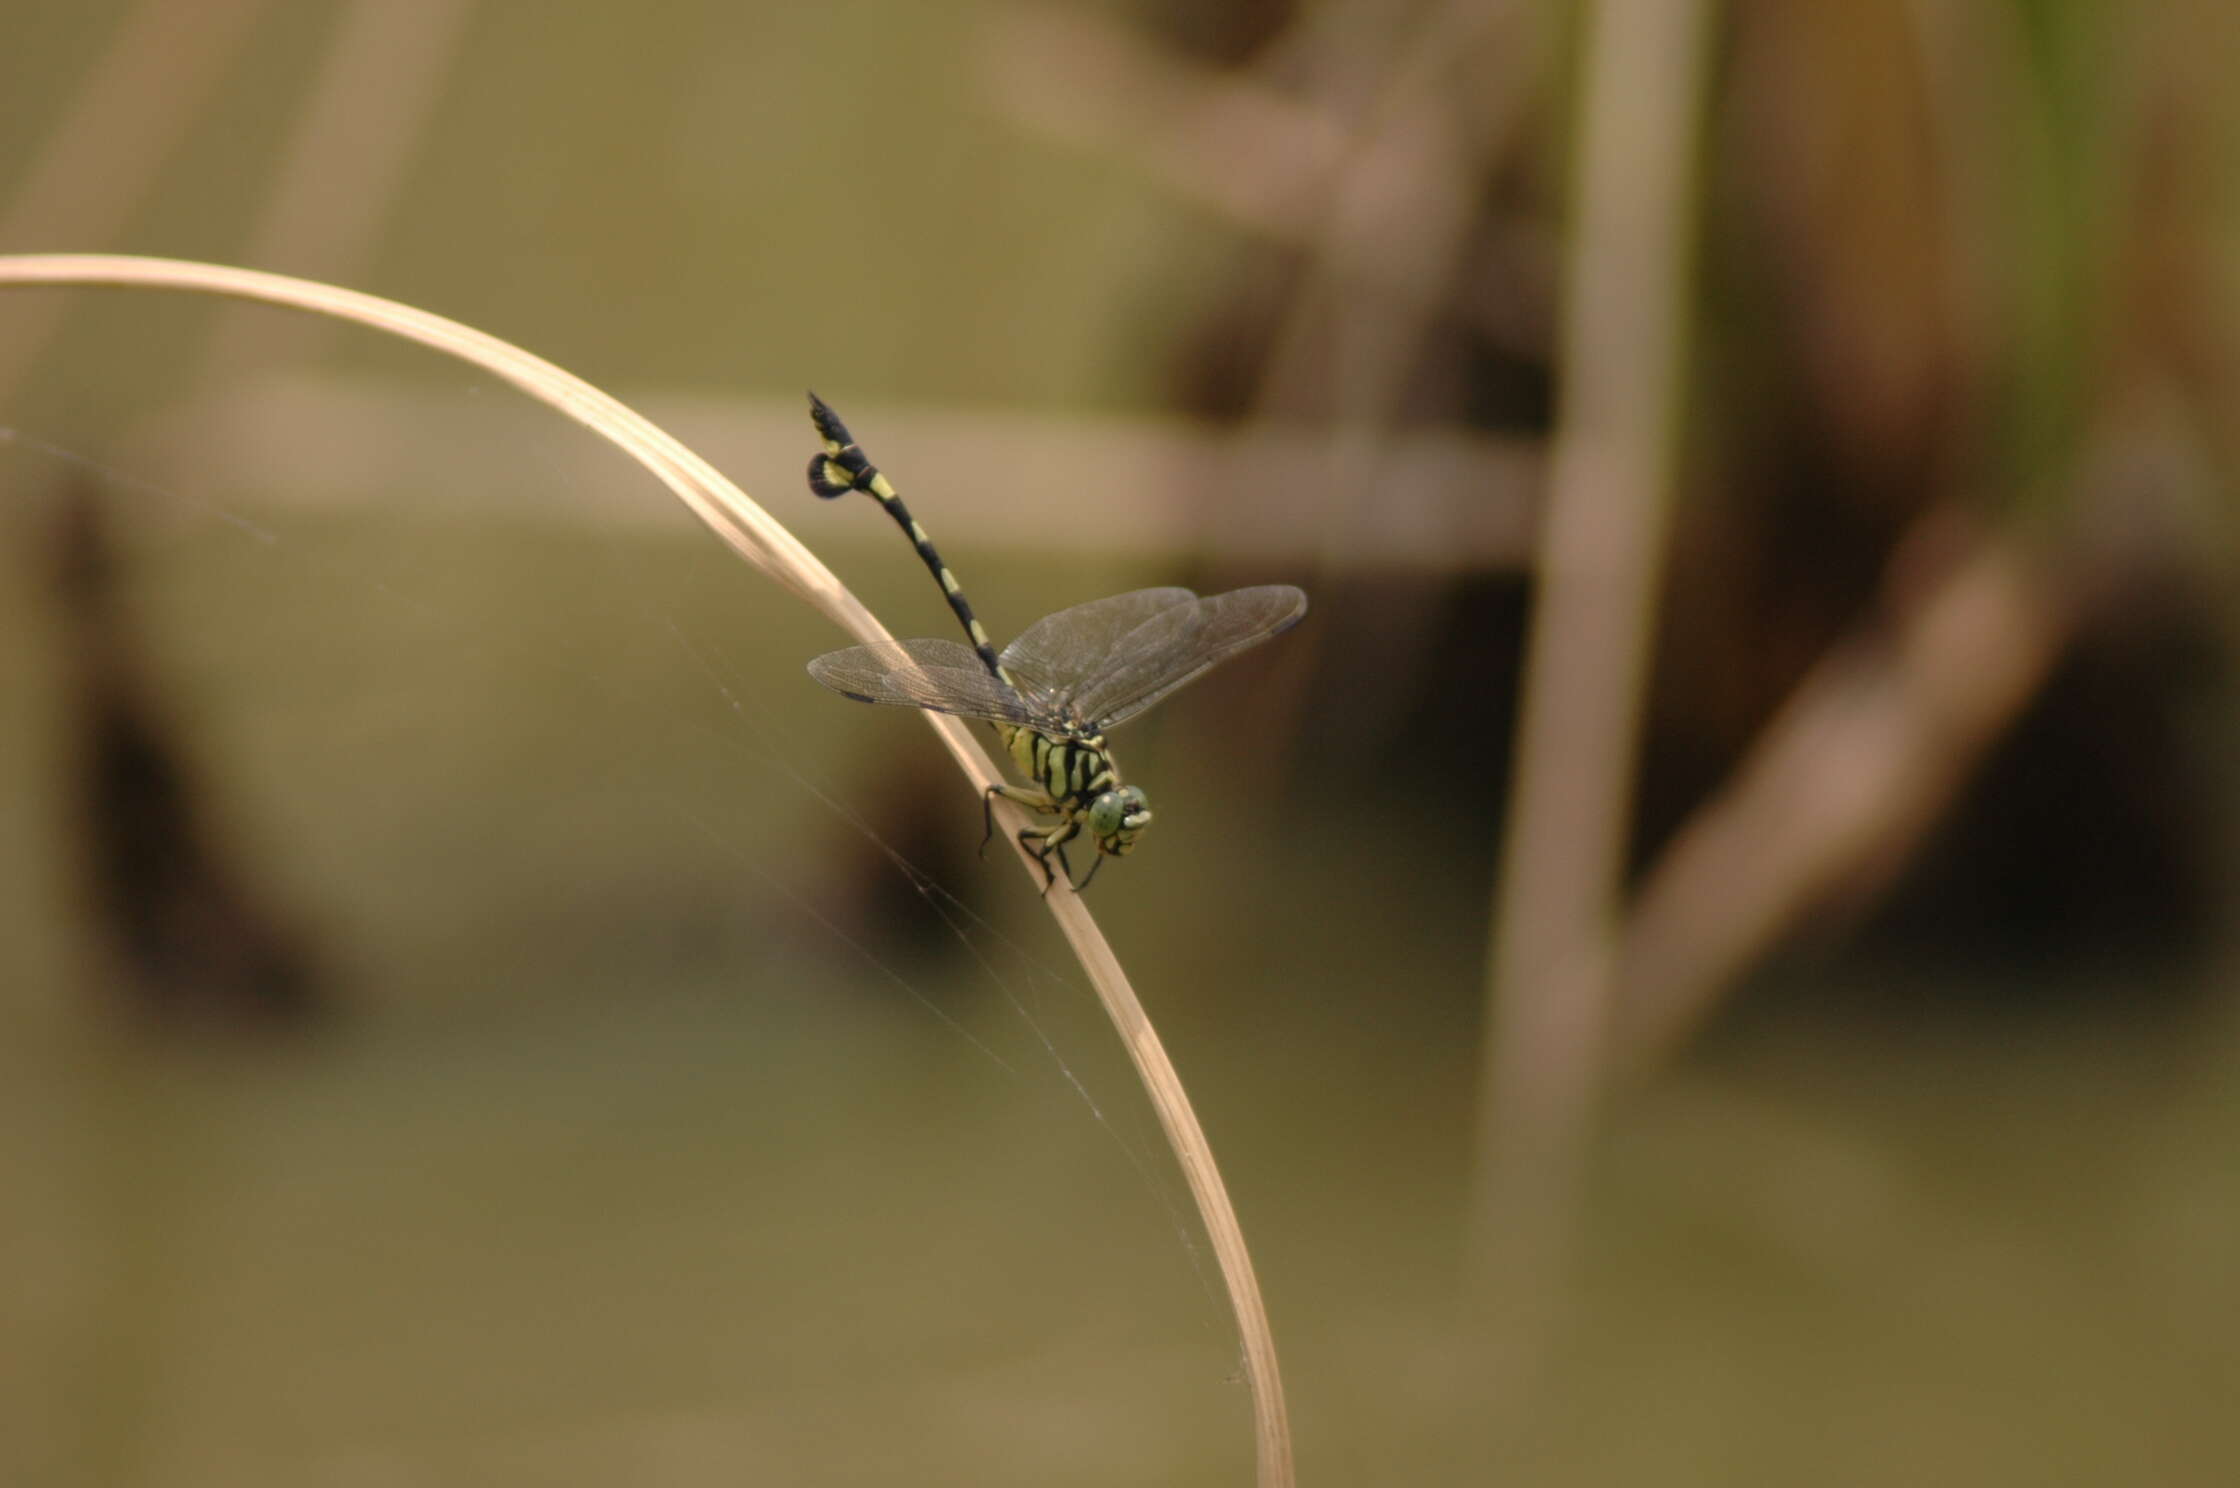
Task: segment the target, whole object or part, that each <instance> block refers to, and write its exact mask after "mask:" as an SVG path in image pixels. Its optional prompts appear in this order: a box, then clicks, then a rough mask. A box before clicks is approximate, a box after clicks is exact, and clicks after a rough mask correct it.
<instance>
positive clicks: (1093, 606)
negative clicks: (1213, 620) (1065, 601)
mask: <svg viewBox="0 0 2240 1488" xmlns="http://www.w3.org/2000/svg"><path fill="white" fill-rule="evenodd" d="M1197 600H1198V596H1197V595H1195V594H1192V593H1191V592H1190V591H1189V590H1187V589H1135V590H1131V591H1129V592H1128V593H1126V594H1115V595H1113V596H1112V597H1110V598H1109V599H1092V600H1090V601H1089V602H1088V603H1087V604H1077V605H1075V606H1074V607H1073V608H1071V609H1069V610H1060V611H1058V613H1056V614H1055V615H1045V616H1043V617H1042V618H1041V619H1040V620H1037V621H1035V623H1034V624H1032V625H1030V626H1028V627H1027V628H1026V629H1025V630H1023V631H1021V632H1020V633H1019V638H1018V639H1017V640H1015V641H1013V642H1012V643H1011V644H1010V645H1008V646H1006V647H1004V648H1003V655H1002V656H1001V657H999V658H998V660H1000V661H1001V662H1002V663H1003V669H1004V670H1005V671H1006V672H1008V673H1010V674H1011V680H1012V681H1014V682H1016V683H1018V684H1019V688H1020V690H1021V691H1022V692H1024V693H1026V695H1027V696H1028V697H1030V698H1032V699H1033V700H1034V701H1035V702H1036V703H1037V704H1038V705H1040V706H1042V707H1043V708H1044V709H1045V711H1046V712H1048V713H1049V714H1050V715H1052V716H1055V715H1056V714H1057V713H1058V711H1059V710H1060V709H1061V707H1062V706H1063V705H1064V704H1065V703H1066V702H1067V701H1068V700H1069V699H1071V698H1072V697H1073V695H1074V694H1075V693H1076V692H1078V691H1079V690H1080V688H1081V684H1082V683H1083V682H1085V681H1087V680H1088V679H1089V678H1091V677H1099V676H1102V675H1104V674H1105V673H1106V672H1109V671H1111V670H1112V669H1113V668H1115V667H1117V666H1119V665H1121V664H1122V663H1123V662H1125V661H1126V660H1127V658H1128V657H1129V655H1130V654H1132V653H1130V652H1129V650H1128V649H1127V646H1128V637H1130V636H1131V635H1134V634H1135V633H1136V632H1137V631H1138V630H1141V629H1142V628H1143V626H1144V625H1145V623H1146V622H1148V621H1151V620H1154V619H1156V618H1157V617H1158V616H1160V615H1162V614H1164V613H1166V612H1167V611H1169V610H1174V609H1179V608H1181V607H1183V606H1186V605H1192V604H1195V603H1197ZM1078 716H1079V717H1082V718H1083V719H1086V718H1087V717H1088V715H1087V714H1080V715H1078Z"/></svg>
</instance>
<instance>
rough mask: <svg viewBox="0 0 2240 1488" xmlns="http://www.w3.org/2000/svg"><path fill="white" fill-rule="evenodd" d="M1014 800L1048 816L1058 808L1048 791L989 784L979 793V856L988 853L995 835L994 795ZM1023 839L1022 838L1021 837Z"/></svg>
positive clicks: (1020, 786)
mask: <svg viewBox="0 0 2240 1488" xmlns="http://www.w3.org/2000/svg"><path fill="white" fill-rule="evenodd" d="M998 796H1001V797H1003V798H1004V799H1005V800H1006V801H1015V802H1017V803H1018V804H1019V805H1021V806H1024V807H1026V808H1027V809H1028V810H1029V811H1033V812H1039V813H1040V814H1042V815H1044V816H1048V815H1049V814H1050V813H1051V812H1053V811H1056V810H1057V809H1058V803H1057V802H1056V801H1054V800H1052V799H1051V798H1050V793H1049V792H1048V791H1038V790H1029V789H1027V788H1026V787H1025V786H1023V785H991V786H989V787H988V788H987V789H986V790H984V791H982V792H981V793H980V825H981V827H982V831H981V833H980V856H982V857H986V856H987V855H988V844H989V843H991V842H993V841H995V836H996V797H998ZM1022 840H1024V839H1022Z"/></svg>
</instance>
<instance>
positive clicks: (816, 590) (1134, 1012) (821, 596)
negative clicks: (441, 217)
mask: <svg viewBox="0 0 2240 1488" xmlns="http://www.w3.org/2000/svg"><path fill="white" fill-rule="evenodd" d="M31 286H48V287H54V286H106V287H110V288H128V289H166V290H177V291H183V292H186V293H190V294H207V295H218V296H223V297H226V298H230V299H239V300H252V301H257V302H259V303H263V304H267V305H278V306H283V307H286V308H289V309H296V310H307V311H310V312H311V313H313V314H316V315H325V316H330V317H332V318H334V319H337V320H345V321H351V322H354V323H355V324H358V325H362V326H366V327H369V328H371V329H373V330H377V331H384V332H386V333H388V334H389V335H392V336H398V337H402V338H403V339H405V340H407V341H417V342H419V343H420V344H421V345H422V346H426V347H429V348H432V349H433V350H436V351H440V352H443V353H446V354H448V355H450V356H454V357H457V358H459V359H460V360H462V361H465V362H469V363H472V364H473V365H475V366H477V367H480V368H482V369H483V370H484V371H486V372H489V373H490V374H492V375H493V376H496V377H502V378H504V379H505V380H506V381H507V382H510V383H512V384H513V385H514V386H516V387H518V388H520V389H521V390H522V391H523V392H526V393H528V394H529V395H530V396H531V397H534V398H536V399H538V400H540V401H541V402H544V403H546V404H548V405H550V406H551V407H553V408H556V409H558V410H559V411H560V412H562V413H564V414H566V415H567V416H568V417H570V418H572V419H574V420H575V421H576V422H577V423H580V424H582V425H583V426H584V427H586V428H588V429H590V430H591V431H593V432H594V433H596V434H599V435H601V436H603V437H604V438H606V439H607V440H608V441H610V442H611V443H613V444H615V445H616V446H618V447H619V448H621V449H622V450H623V451H625V452H626V453H628V454H629V455H630V456H631V457H632V458H633V459H635V460H637V461H638V463H640V464H641V465H643V466H645V468H646V469H648V470H650V471H652V472H653V474H654V475H655V476H657V477H659V478H660V480H661V482H662V484H664V485H666V486H667V487H668V488H669V489H670V490H671V491H673V492H675V493H676V495H677V497H678V498H679V499H680V500H682V501H683V502H684V504H685V505H686V506H688V507H690V508H691V509H692V511H693V514H694V515H695V516H697V517H699V518H700V520H701V521H703V522H705V523H707V525H708V526H709V527H710V528H711V529H713V530H714V532H715V534H716V535H717V536H718V537H720V538H722V539H723V540H724V541H725V542H727V543H729V544H730V545H731V546H732V547H733V548H734V549H735V550H736V551H737V552H738V553H739V554H740V556H742V557H744V558H745V559H746V560H747V561H748V562H750V563H752V564H754V565H755V567H757V568H759V569H761V570H762V571H763V572H764V573H766V574H768V575H769V576H770V577H771V578H773V579H776V580H777V581H778V582H779V583H781V584H783V585H784V586H785V587H786V588H788V589H790V590H792V591H793V592H794V593H795V594H798V595H799V596H801V597H802V598H803V599H805V600H807V601H808V602H809V603H810V604H811V605H813V606H815V607H816V608H817V609H818V610H820V611H822V612H823V613H824V614H825V615H827V616H829V617H830V618H831V619H832V620H833V621H834V622H836V623H837V624H838V625H839V626H840V627H841V628H842V629H844V630H846V631H847V632H848V633H849V634H850V635H852V636H854V637H855V638H856V639H857V640H858V641H862V642H867V643H868V642H877V641H892V639H893V637H892V636H890V635H889V634H888V633H887V631H886V629H885V627H883V626H881V625H880V624H879V622H878V620H877V619H876V618H875V617H874V616H873V615H872V614H871V612H870V611H869V610H868V609H866V608H864V606H863V604H862V602H861V601H859V600H858V599H857V598H856V597H855V596H854V595H853V594H851V593H850V592H849V591H848V589H847V587H846V586H845V585H843V584H842V583H841V582H840V581H839V579H838V578H836V577H834V575H833V573H832V571H831V570H830V569H828V568H826V567H825V566H824V564H822V563H821V562H819V561H818V560H817V558H816V556H815V555H814V554H812V553H811V552H810V551H809V550H808V549H807V548H805V547H803V546H802V545H801V543H800V542H799V540H797V539H796V538H795V537H794V536H793V534H792V533H790V532H788V531H787V530H786V529H785V528H784V527H783V526H781V525H780V524H779V523H778V521H777V520H776V519H775V518H773V517H772V516H771V515H770V514H769V513H768V512H766V511H764V510H763V509H762V508H761V507H760V506H758V505H756V504H755V502H754V501H753V499H752V498H750V497H749V496H748V495H747V494H746V493H745V492H744V491H742V490H740V489H739V488H738V487H737V486H735V485H733V484H732V483H731V482H730V481H728V480H726V479H725V478H724V477H723V475H722V474H720V473H719V472H718V471H717V470H716V469H715V467H713V466H712V465H710V464H708V462H707V461H705V460H703V459H701V458H700V457H699V456H698V455H696V454H694V453H693V452H692V451H691V450H689V449H687V448H686V447H685V446H684V445H682V444H680V443H679V442H677V440H676V439H674V438H672V437H671V436H670V435H668V434H667V433H664V432H663V431H662V430H661V429H660V428H658V427H656V426H655V425H654V424H652V423H650V422H649V421H647V420H646V419H645V418H644V417H642V416H641V415H639V414H637V413H635V412H633V411H632V410H631V409H629V408H627V407H625V406H624V405H623V404H621V403H620V402H618V401H616V400H615V399H613V398H611V397H609V396H608V395H607V394H605V393H603V392H600V391H599V390H598V389H597V388H595V387H593V386H591V385H590V384H589V383H587V382H584V381H583V380H582V379H580V378H578V377H575V376H572V375H571V374H569V373H567V372H563V371H562V370H560V369H559V368H558V367H555V366H554V365H552V364H551V363H550V362H547V361H545V360H543V359H542V358H539V357H535V356H531V355H530V354H529V353H528V352H525V351H523V350H521V349H520V348H519V347H516V346H513V345H511V344H509V343H507V342H504V341H500V340H499V339H498V338H497V337H495V336H489V335H485V334H484V333H483V332H481V331H477V330H474V329H471V328H470V327H467V326H463V325H460V324H459V323H458V322H456V321H451V320H446V319H444V318H443V317H442V316H440V315H431V314H429V313H428V312H427V311H424V310H415V309H413V308H412V307H410V306H408V305H400V304H397V303H396V302H394V301H392V300H384V299H380V298H377V297H376V296H373V295H366V294H358V293H356V292H354V291H351V290H347V289H338V288H336V287H335V286H333V285H328V284H318V283H314V282H312V281H310V280H305V279H291V278H288V277H287V276H285V275H280V274H265V273H259V272H257V271H255V270H251V269H236V268H227V267H224V266H221V265H217V264H204V263H189V262H185V261H181V260H177V259H161V258H134V257H125V256H118V255H109V254H90V253H54V254H24V255H19V256H14V257H0V288H10V287H18V288H21V287H31ZM924 717H925V720H926V723H927V725H928V726H929V727H930V728H932V729H933V731H934V732H935V733H936V734H937V735H939V736H940V738H941V742H942V743H943V744H945V745H947V746H948V748H949V753H950V754H951V755H952V756H954V757H955V759H956V761H957V764H958V767H959V768H960V769H962V770H963V771H964V773H965V777H966V779H967V780H969V781H970V782H971V783H972V786H973V789H974V791H975V793H978V792H980V791H982V790H984V789H985V788H986V787H987V786H989V785H991V784H994V783H995V782H996V781H998V780H999V779H1001V776H1000V775H999V774H998V772H997V770H996V767H995V765H994V764H993V763H992V762H991V761H990V760H989V758H988V755H987V753H986V751H984V750H983V749H981V747H980V745H979V744H978V742H976V741H975V740H974V739H973V737H972V735H971V734H970V733H969V732H968V731H967V730H966V728H965V726H964V724H963V723H962V722H961V721H960V720H958V719H955V718H951V717H949V716H947V715H946V714H940V713H927V714H925V715H924ZM996 806H997V811H998V812H999V814H1001V815H1003V816H1004V817H1005V819H1006V822H1007V823H1008V825H1009V826H1010V828H1011V830H1010V831H1007V832H1006V833H1005V835H1006V836H1007V837H1009V838H1011V839H1012V840H1013V841H1014V843H1016V840H1017V828H1019V827H1020V826H1023V825H1025V819H1024V818H1023V817H1021V816H1019V814H1018V812H1017V810H1016V808H1014V807H1012V806H1011V805H1010V804H1009V803H1007V802H1003V801H1000V800H999V801H998V802H997V803H996ZM1020 862H1021V863H1022V865H1024V866H1025V867H1026V869H1027V871H1028V873H1029V875H1030V878H1031V881H1032V882H1033V883H1034V884H1035V886H1036V887H1037V888H1038V889H1039V888H1040V887H1041V884H1042V869H1041V866H1040V865H1039V864H1038V863H1036V862H1035V860H1034V859H1033V858H1032V857H1031V856H1029V855H1028V854H1027V853H1026V852H1025V851H1024V850H1022V851H1021V853H1020ZM1044 902H1045V903H1046V904H1048V906H1049V908H1050V913H1051V915H1052V916H1053V917H1055V918H1056V920H1057V922H1058V928H1059V929H1060V930H1062V931H1063V932H1064V933H1065V937H1066V939H1067V941H1069V942H1070V943H1071V944H1072V946H1073V951H1074V954H1075V956H1077V957H1078V958H1079V959H1080V962H1081V967H1082V970H1083V972H1085V973H1086V974H1087V976H1088V978H1089V981H1090V983H1091V985H1093V986H1094V987H1095V988H1096V990H1097V996H1098V998H1099V999H1100V1000H1102V1002H1103V1003H1104V1007H1105V1012H1106V1014H1107V1015H1108V1016H1109V1017H1110V1018H1111V1019H1112V1024H1113V1027H1114V1029H1115V1030H1117V1031H1118V1033H1119V1035H1120V1039H1121V1042H1122V1043H1124V1044H1125V1045H1126V1046H1127V1050H1128V1057H1129V1058H1130V1059H1131V1060H1133V1061H1134V1063H1135V1066H1136V1073H1137V1075H1138V1077H1139V1078H1141V1079H1142V1081H1143V1083H1144V1088H1145V1090H1146V1092H1147V1093H1148V1094H1149V1095H1150V1097H1151V1104H1152V1106H1153V1108H1154V1109H1156V1110H1157V1112H1158V1113H1159V1123H1160V1125H1161V1126H1162V1127H1164V1128H1165V1129H1166V1134H1167V1141H1168V1143H1169V1144H1170V1145H1171V1146H1172V1147H1173V1148H1174V1153H1175V1158H1176V1160H1177V1161H1178V1162H1179V1163H1180V1164H1181V1165H1182V1171H1183V1176H1184V1177H1185V1179H1186V1180H1187V1181H1188V1182H1189V1185H1190V1193H1191V1196H1192V1197H1193V1198H1194V1199H1196V1201H1197V1204H1198V1212H1199V1214H1200V1216H1201V1217H1202V1218H1203V1220H1204V1222H1205V1226H1206V1231H1207V1235H1208V1238H1209V1239H1210V1241H1211V1243H1212V1245H1213V1250H1214V1254H1215V1256H1216V1257H1217V1258H1218V1260H1219V1262H1220V1266H1221V1276H1222V1280H1223V1281H1224V1282H1225V1283H1226V1284H1227V1286H1228V1288H1229V1300H1230V1304H1231V1306H1232V1307H1234V1308H1235V1310H1236V1315H1237V1327H1238V1331H1239V1333H1240V1334H1241V1336H1242V1342H1243V1347H1244V1356H1245V1365H1246V1378H1247V1381H1248V1383H1249V1384H1250V1386H1251V1389H1252V1401H1253V1416H1254V1423H1255V1428H1256V1434H1257V1437H1258V1445H1259V1482H1260V1485H1261V1488H1291V1485H1292V1483H1293V1482H1294V1481H1295V1478H1294V1473H1293V1468H1292V1456H1291V1426H1290V1418H1289V1413H1288V1411H1287V1409H1286V1407H1285V1405H1284V1398H1283V1385H1282V1377H1281V1375H1280V1374H1279V1373H1278V1371H1277V1367H1276V1352H1275V1340H1274V1338H1273V1336H1272V1335H1271V1334H1270V1333H1269V1331H1268V1314H1267V1308H1266V1307H1265V1305H1264V1304H1263V1303H1262V1302H1261V1300H1260V1286H1259V1282H1258V1280H1257V1279H1256V1278H1255V1277H1254V1274H1253V1269H1252V1257H1251V1255H1250V1253H1249V1252H1247V1250H1246V1249H1245V1243H1244V1232H1243V1231H1242V1230H1241V1229H1240V1228H1239V1227H1238V1224H1237V1218H1236V1211H1235V1209H1234V1208H1233V1207H1232V1206H1231V1204H1230V1202H1229V1193H1228V1188H1227V1186H1226V1185H1225V1184H1223V1182H1222V1181H1221V1173H1220V1170H1219V1169H1218V1168H1216V1167H1215V1166H1214V1161H1213V1152H1212V1149H1211V1148H1210V1147H1209V1146H1208V1145H1207V1143H1206V1137H1205V1132H1204V1130H1203V1129H1202V1128H1201V1127H1200V1126H1199V1125H1198V1118H1197V1114H1196V1113H1195V1112H1194V1111H1193V1110H1192V1109H1191V1106H1190V1100H1189V1097H1188V1096H1187V1095H1186V1094H1185V1093H1184V1091H1183V1088H1182V1081H1181V1079H1180V1078H1179V1077H1178V1076H1177V1075H1176V1073H1175V1070H1174V1066H1173V1064H1172V1063H1171V1062H1170V1061H1169V1060H1168V1058H1167V1054H1166V1050H1165V1048H1164V1046H1162V1045H1161V1043H1160V1042H1159V1036H1158V1034H1157V1032H1156V1031H1155V1030H1154V1029H1153V1028H1152V1026H1151V1020H1150V1018H1149V1017H1148V1016H1146V1014H1145V1013H1144V1010H1143V1004H1142V1003H1141V1002H1139V1001H1138V1000H1137V999H1136V995H1135V990H1134V989H1133V988H1132V987H1130V986H1129V985H1128V979H1127V976H1126V974H1125V973H1124V972H1122V971H1121V969H1120V962H1119V960H1118V958H1117V957H1115V956H1114V955H1113V954H1112V947H1111V946H1110V945H1108V944H1107V943H1106V942H1105V938H1104V935H1103V932H1101V931H1100V930H1098V929H1097V926H1096V922H1095V921H1094V920H1092V919H1090V917H1089V911H1088V909H1087V907H1086V906H1085V905H1083V904H1082V902H1081V900H1080V898H1079V896H1078V895H1076V894H1074V893H1073V892H1072V891H1071V888H1070V886H1068V887H1065V888H1059V889H1056V890H1054V891H1053V892H1051V893H1050V894H1049V895H1048V896H1047V898H1046V899H1045V901H1044Z"/></svg>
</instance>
